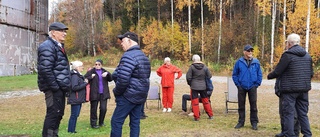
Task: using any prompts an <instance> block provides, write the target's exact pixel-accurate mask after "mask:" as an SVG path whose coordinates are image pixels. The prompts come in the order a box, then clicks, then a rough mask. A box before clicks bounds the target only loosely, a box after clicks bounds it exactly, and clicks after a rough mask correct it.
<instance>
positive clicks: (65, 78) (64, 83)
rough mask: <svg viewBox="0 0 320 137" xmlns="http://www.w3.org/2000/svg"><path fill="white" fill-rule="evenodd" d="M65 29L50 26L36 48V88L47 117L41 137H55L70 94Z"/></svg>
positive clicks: (53, 24) (64, 27)
mask: <svg viewBox="0 0 320 137" xmlns="http://www.w3.org/2000/svg"><path fill="white" fill-rule="evenodd" d="M66 30H68V28H67V27H66V26H65V25H64V24H62V23H60V22H54V23H52V24H51V25H50V26H49V37H48V39H47V40H46V41H44V42H43V43H41V44H40V46H39V48H38V87H39V90H40V91H42V92H43V93H44V94H45V101H46V107H47V111H46V117H45V120H44V125H43V130H42V136H43V137H57V136H58V132H59V125H60V121H61V119H62V117H63V115H64V108H65V95H66V92H68V91H69V90H70V86H71V81H70V80H71V77H70V67H69V61H68V58H67V54H66V52H65V50H64V44H63V43H64V40H65V37H66V35H67V32H66Z"/></svg>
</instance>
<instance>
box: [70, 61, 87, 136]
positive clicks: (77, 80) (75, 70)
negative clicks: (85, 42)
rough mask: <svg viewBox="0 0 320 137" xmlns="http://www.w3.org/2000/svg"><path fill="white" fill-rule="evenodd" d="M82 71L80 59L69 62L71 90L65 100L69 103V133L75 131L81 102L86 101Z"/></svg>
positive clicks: (85, 83)
mask: <svg viewBox="0 0 320 137" xmlns="http://www.w3.org/2000/svg"><path fill="white" fill-rule="evenodd" d="M82 71H83V63H82V62H81V61H73V62H71V92H70V96H69V97H68V102H67V103H68V104H70V105H71V114H70V118H69V124H68V132H69V133H77V132H76V124H77V119H78V117H79V114H80V111H81V107H82V103H84V102H86V86H87V84H88V79H84V77H83V76H82V74H81V72H82Z"/></svg>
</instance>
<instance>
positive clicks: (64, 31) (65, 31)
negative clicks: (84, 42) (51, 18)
mask: <svg viewBox="0 0 320 137" xmlns="http://www.w3.org/2000/svg"><path fill="white" fill-rule="evenodd" d="M56 31H59V32H63V33H67V30H56Z"/></svg>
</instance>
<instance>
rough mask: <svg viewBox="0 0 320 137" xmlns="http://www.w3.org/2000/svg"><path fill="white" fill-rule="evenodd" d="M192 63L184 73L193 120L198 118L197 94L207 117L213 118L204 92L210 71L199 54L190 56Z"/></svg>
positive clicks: (210, 75)
mask: <svg viewBox="0 0 320 137" xmlns="http://www.w3.org/2000/svg"><path fill="white" fill-rule="evenodd" d="M192 61H193V63H192V65H191V66H190V67H189V70H188V72H187V74H186V79H187V82H188V85H189V86H190V89H191V104H192V111H193V113H194V115H193V117H194V120H195V121H199V119H200V111H199V94H200V96H201V101H202V104H203V107H204V110H205V111H206V113H207V115H208V116H209V119H213V112H212V108H211V105H210V102H209V97H208V94H207V93H206V92H207V91H206V88H207V87H206V78H207V77H208V78H211V77H212V74H211V73H210V71H209V69H208V68H207V66H205V65H204V64H203V63H202V62H201V60H200V56H199V55H197V54H195V55H193V56H192Z"/></svg>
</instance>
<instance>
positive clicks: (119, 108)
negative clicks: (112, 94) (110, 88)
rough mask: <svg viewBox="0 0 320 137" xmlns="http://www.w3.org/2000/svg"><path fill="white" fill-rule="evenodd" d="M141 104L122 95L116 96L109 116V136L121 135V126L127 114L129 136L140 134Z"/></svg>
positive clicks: (117, 136) (119, 136) (136, 136)
mask: <svg viewBox="0 0 320 137" xmlns="http://www.w3.org/2000/svg"><path fill="white" fill-rule="evenodd" d="M142 106H143V104H133V103H131V102H130V101H128V100H127V99H125V98H124V97H123V96H117V97H116V108H115V110H114V112H113V115H112V118H111V134H110V137H121V136H122V126H123V123H124V121H125V120H126V118H127V116H128V115H129V118H130V122H129V126H130V137H139V135H140V116H141V107H142Z"/></svg>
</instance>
